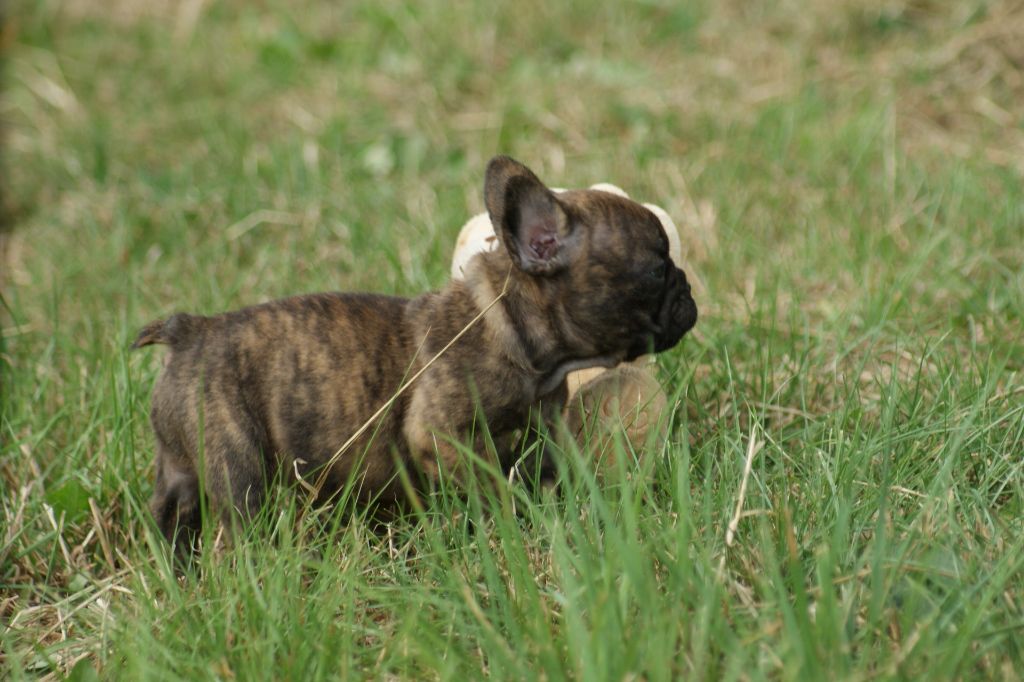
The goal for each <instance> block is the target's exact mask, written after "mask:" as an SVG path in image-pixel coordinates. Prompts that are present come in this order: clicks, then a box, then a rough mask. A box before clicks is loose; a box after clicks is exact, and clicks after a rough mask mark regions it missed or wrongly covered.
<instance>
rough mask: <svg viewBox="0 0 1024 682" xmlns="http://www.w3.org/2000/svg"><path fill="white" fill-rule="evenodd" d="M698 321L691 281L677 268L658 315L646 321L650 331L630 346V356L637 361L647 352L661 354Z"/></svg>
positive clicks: (672, 275)
mask: <svg viewBox="0 0 1024 682" xmlns="http://www.w3.org/2000/svg"><path fill="white" fill-rule="evenodd" d="M695 324H697V304H696V302H695V301H694V300H693V296H692V294H691V292H690V284H689V282H687V281H686V275H685V274H683V271H682V270H680V269H678V268H675V269H674V271H673V272H672V273H671V274H670V275H669V277H668V281H667V286H666V287H665V293H664V296H663V297H662V301H661V306H660V307H659V309H658V311H657V313H656V314H655V315H654V316H651V317H648V318H647V320H646V321H645V324H644V326H645V327H646V328H647V329H646V330H645V331H646V333H645V334H643V335H642V336H640V337H639V338H638V339H636V341H634V342H633V345H632V346H630V348H629V350H628V351H627V353H626V355H627V359H628V360H634V359H636V358H638V357H640V356H641V355H643V354H645V353H650V352H654V353H660V352H662V351H666V350H668V349H670V348H672V347H673V346H675V345H676V344H677V343H679V341H680V340H681V339H682V338H683V336H684V335H685V334H686V332H688V331H690V330H691V329H693V326H694V325H695Z"/></svg>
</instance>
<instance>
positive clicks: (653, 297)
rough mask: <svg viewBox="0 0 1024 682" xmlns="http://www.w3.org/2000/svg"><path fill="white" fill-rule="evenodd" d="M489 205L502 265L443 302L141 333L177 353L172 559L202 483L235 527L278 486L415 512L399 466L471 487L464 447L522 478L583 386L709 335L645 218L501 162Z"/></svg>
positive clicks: (291, 310)
mask: <svg viewBox="0 0 1024 682" xmlns="http://www.w3.org/2000/svg"><path fill="white" fill-rule="evenodd" d="M484 200H485V203H486V206H487V211H488V213H489V215H490V219H491V222H492V224H493V225H494V226H495V227H496V230H495V231H496V234H497V236H498V239H499V240H500V242H501V247H502V248H500V249H497V250H494V251H491V252H487V253H481V254H479V255H477V256H475V257H474V258H472V259H471V261H470V262H469V263H468V265H467V267H466V272H465V278H464V279H462V280H457V281H452V282H451V283H449V284H448V286H446V287H445V288H444V289H442V290H441V291H438V292H433V293H427V294H423V295H421V296H418V297H416V298H412V299H406V298H398V297H393V296H382V295H376V294H354V293H324V294H313V295H307V296H297V297H294V298H286V299H282V300H279V301H273V302H270V303H265V304H262V305H257V306H254V307H250V308H245V309H242V310H238V311H234V312H228V313H223V314H220V315H215V316H211V317H205V316H199V315H189V314H184V313H179V314H176V315H173V316H171V317H169V318H167V319H166V320H161V321H157V322H154V323H152V324H150V325H148V326H147V327H145V328H144V329H143V330H142V331H141V332H140V334H139V336H138V338H137V339H136V341H135V343H134V344H133V346H132V347H133V348H139V347H142V346H148V345H150V344H164V345H167V346H168V347H169V348H170V352H169V354H168V356H167V359H166V363H165V366H164V369H163V372H162V373H161V375H160V377H159V379H158V380H157V382H156V387H155V389H154V392H153V407H152V412H151V420H152V424H153V430H154V432H155V436H156V485H155V491H154V493H153V498H152V501H151V509H152V512H153V514H154V516H155V517H156V521H157V524H158V526H159V527H160V529H161V531H162V532H163V533H164V534H165V535H166V536H167V538H168V539H169V540H170V541H171V542H172V543H177V544H179V545H180V543H181V540H182V535H187V537H188V542H189V544H190V543H191V541H192V540H191V539H192V538H193V537H194V532H195V531H196V529H197V528H198V525H199V502H200V495H201V494H202V493H201V491H200V480H202V481H203V485H204V491H205V494H206V496H207V499H208V501H209V503H210V505H211V508H212V509H214V510H216V511H217V513H219V514H221V516H222V518H223V520H224V521H225V522H226V523H230V522H232V521H241V522H243V523H244V522H245V520H246V519H248V518H250V517H251V516H252V515H253V514H255V513H256V512H257V511H258V510H259V509H260V507H261V505H262V504H263V500H264V497H265V493H266V490H267V485H268V481H269V480H270V479H272V478H273V477H274V475H275V474H277V473H278V472H283V473H284V474H285V475H287V476H288V477H291V476H292V475H297V476H299V477H300V478H302V479H303V480H304V481H316V482H317V483H318V484H319V485H318V486H317V488H318V492H319V494H320V497H321V498H322V499H329V498H330V497H331V496H332V495H334V494H337V493H338V492H339V491H340V490H341V489H343V488H344V487H345V486H346V485H352V486H353V490H355V491H357V492H358V495H359V497H360V498H361V499H363V500H366V501H376V502H378V503H386V504H401V502H402V500H403V498H404V497H405V493H404V492H403V487H402V485H401V483H400V479H399V477H398V476H397V472H398V470H399V467H405V469H406V471H408V472H410V474H411V479H412V480H413V481H414V484H416V485H427V484H429V483H430V482H431V479H435V478H436V477H437V476H438V475H439V474H440V472H442V471H444V472H445V473H446V474H448V475H452V476H454V477H455V478H456V479H458V478H459V476H460V471H464V468H465V466H466V464H465V462H464V461H463V459H464V455H462V454H461V453H460V451H459V449H458V448H457V447H456V446H455V444H454V443H455V442H465V441H464V439H467V438H471V439H472V440H471V441H470V442H472V444H473V447H474V451H475V452H476V453H477V454H478V455H480V456H482V457H485V458H487V459H489V460H490V461H492V462H493V463H494V464H496V465H497V466H499V467H501V468H502V469H503V470H508V469H510V468H511V467H512V466H513V465H514V464H515V460H516V450H515V449H514V448H513V447H512V445H513V443H512V435H513V433H515V432H516V431H517V430H521V429H523V428H524V427H527V426H528V424H529V423H530V420H531V414H541V415H542V416H543V417H544V418H545V419H547V418H554V417H555V416H557V415H558V414H559V412H560V411H561V409H562V407H563V405H564V402H565V399H566V393H567V391H566V381H565V377H566V374H567V373H569V372H570V371H573V370H578V369H581V368H586V367H599V366H600V367H610V366H614V365H617V364H618V363H620V362H623V361H628V360H631V359H633V358H636V357H638V356H640V355H642V354H644V353H648V352H651V351H653V352H659V351H663V350H666V349H668V348H671V347H673V346H675V345H676V344H677V343H678V342H679V340H680V339H681V338H682V337H683V335H684V334H685V333H686V332H687V331H688V330H689V329H690V328H691V327H693V325H694V323H695V322H696V319H697V308H696V305H695V304H694V301H693V298H692V297H691V295H690V287H689V285H688V283H687V281H686V276H685V275H684V274H683V271H682V270H680V269H679V268H677V267H675V266H674V265H673V263H672V261H671V259H670V258H669V242H668V238H667V237H666V234H665V231H664V230H663V229H662V226H661V224H660V223H659V221H658V218H657V217H655V215H654V214H653V213H652V212H651V211H650V210H648V209H646V208H644V207H643V206H641V205H640V204H638V203H636V202H633V201H631V200H629V199H627V198H624V197H621V196H617V195H615V194H612V193H608V192H602V191H595V190H577V191H568V192H564V193H561V194H555V193H554V192H553V191H551V190H550V189H549V188H547V187H546V186H545V185H544V184H543V183H542V182H541V181H540V180H539V179H538V178H537V176H536V175H534V174H533V172H531V171H530V170H529V169H528V168H527V167H526V166H524V165H522V164H521V163H519V162H517V161H514V160H513V159H510V158H508V157H504V156H499V157H496V158H494V159H492V160H491V162H490V163H489V164H488V166H487V172H486V179H485V183H484ZM453 340H454V342H453ZM410 377H415V379H414V380H412V381H408V380H409V379H410ZM407 382H408V385H407V386H405V388H404V390H400V389H402V387H403V384H406V383H407ZM389 401H390V402H389ZM386 403H387V409H385V410H380V409H379V408H380V407H381V406H382V405H385V404H386ZM481 421H482V422H484V423H485V424H486V433H487V434H489V435H490V438H489V439H488V438H485V436H484V435H483V433H484V431H485V429H483V428H481ZM370 422H372V424H370V427H369V428H365V429H362V428H361V427H363V426H364V425H366V424H369V423H370ZM353 436H357V437H354V438H353ZM343 444H345V445H346V447H345V448H342V445H343ZM492 446H493V447H492ZM307 485H308V484H307ZM321 486H322V487H321ZM179 549H180V547H179Z"/></svg>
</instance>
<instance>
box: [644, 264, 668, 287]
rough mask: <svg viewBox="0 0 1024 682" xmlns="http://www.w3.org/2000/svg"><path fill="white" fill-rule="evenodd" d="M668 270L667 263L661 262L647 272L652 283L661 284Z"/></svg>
mask: <svg viewBox="0 0 1024 682" xmlns="http://www.w3.org/2000/svg"><path fill="white" fill-rule="evenodd" d="M666 269H667V266H666V265H665V261H661V262H659V263H658V264H657V265H655V266H652V267H651V268H649V269H648V270H647V278H648V279H650V280H652V281H658V282H660V281H661V280H663V279H665V270H666Z"/></svg>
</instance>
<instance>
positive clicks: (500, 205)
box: [484, 156, 577, 275]
mask: <svg viewBox="0 0 1024 682" xmlns="http://www.w3.org/2000/svg"><path fill="white" fill-rule="evenodd" d="M484 202H485V203H486V204H487V212H488V213H489V214H490V216H491V224H492V225H493V226H494V232H495V234H497V235H498V239H500V240H501V244H502V246H504V247H505V250H506V251H507V252H508V255H509V257H510V258H511V259H512V262H513V263H514V264H515V265H516V267H518V268H519V269H520V270H522V271H524V272H526V273H528V274H531V275H550V274H553V273H555V272H558V271H559V270H561V269H563V268H564V267H565V266H566V265H568V264H569V261H570V259H571V256H572V252H573V250H574V248H575V246H576V240H577V237H576V235H574V234H573V229H572V223H571V221H570V220H569V216H568V215H567V214H566V212H565V209H564V208H563V207H562V204H561V203H559V201H558V199H557V198H556V197H555V194H554V192H552V191H551V190H550V189H548V188H547V187H545V186H544V183H543V182H541V181H540V180H539V179H538V178H537V176H536V175H534V174H533V171H531V170H530V169H529V168H527V167H526V166H524V165H523V164H521V163H519V162H518V161H515V160H513V159H510V158H509V157H507V156H496V157H495V158H493V159H491V162H490V163H489V164H487V178H486V181H485V183H484Z"/></svg>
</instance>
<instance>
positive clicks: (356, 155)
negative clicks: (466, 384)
mask: <svg viewBox="0 0 1024 682" xmlns="http://www.w3.org/2000/svg"><path fill="white" fill-rule="evenodd" d="M0 49H2V51H3V55H4V59H5V70H4V77H5V82H4V92H3V99H2V109H0V116H2V121H3V124H4V139H3V143H4V147H3V158H2V164H3V169H2V170H3V175H2V183H3V193H2V197H3V199H2V201H3V208H4V209H5V212H6V213H7V215H8V216H9V218H10V220H9V221H8V224H9V225H10V229H8V230H6V231H4V232H2V233H0V248H2V259H3V260H2V269H0V285H2V294H3V310H2V312H0V316H2V320H3V324H2V328H3V335H2V344H3V345H2V348H0V351H2V362H0V370H2V372H3V375H2V381H3V383H2V401H3V414H2V424H0V427H2V430H0V448H2V449H0V485H2V490H0V504H2V512H3V514H2V517H0V519H2V521H0V524H2V526H3V532H2V533H0V543H2V544H0V620H2V621H3V623H4V624H5V627H4V629H3V634H2V637H3V641H2V649H0V655H2V656H3V663H4V665H5V666H6V667H7V669H8V671H9V673H10V674H11V675H12V676H14V677H22V676H25V677H35V676H44V675H56V676H60V675H63V674H65V673H68V672H69V671H75V674H76V675H86V676H87V675H90V674H92V673H94V672H96V671H99V673H100V674H101V675H102V676H104V677H120V676H125V677H136V676H141V677H156V678H164V677H166V678H176V677H186V676H187V677H202V678H218V679H222V678H228V677H231V676H233V675H236V674H237V675H239V676H249V677H251V676H277V677H295V676H299V675H302V676H304V677H310V678H320V677H337V676H345V675H350V676H360V677H361V676H367V677H383V678H388V677H392V678H406V679H411V678H446V679H451V678H455V679H465V678H467V677H479V676H480V675H490V676H492V677H497V678H516V679H523V678H529V677H534V676H536V677H538V678H540V677H546V678H551V679H561V678H576V679H626V678H629V679H668V678H676V677H679V676H685V677H688V678H703V677H707V678H712V679H762V678H771V679H823V678H824V677H835V678H836V679H863V678H871V677H882V678H913V679H917V678H920V677H921V676H925V677H927V678H928V679H941V678H945V677H948V678H989V679H1019V678H1020V675H1021V674H1020V672H1019V670H1020V669H1021V645H1020V641H1021V628H1022V627H1024V604H1022V602H1021V597H1020V595H1021V594H1022V588H1024V580H1022V578H1021V574H1020V568H1021V561H1022V559H1021V556H1022V555H1021V552H1020V550H1021V548H1022V544H1024V534H1022V532H1021V531H1022V528H1021V526H1022V521H1021V519H1022V494H1024V490H1022V482H1021V468H1022V466H1024V464H1022V463H1024V457H1022V455H1024V382H1022V378H1021V374H1020V372H1021V367H1022V364H1024V326H1022V323H1021V318H1022V311H1024V274H1022V272H1024V190H1022V189H1021V180H1022V175H1024V3H1021V2H1014V1H1009V0H993V1H990V2H983V1H963V2H938V1H935V0H931V1H929V0H907V1H900V0H892V1H887V0H886V1H882V0H839V1H837V2H823V1H820V0H807V1H806V2H795V1H793V2H790V1H784V2H738V1H726V2H717V3H713V2H703V1H696V2H667V1H659V0H640V1H629V2H619V3H591V2H584V1H582V0H576V1H569V2H564V3H542V2H533V1H532V0H527V1H524V2H518V3H484V2H479V1H478V0H474V1H470V0H461V1H455V2H435V1H433V0H429V1H427V2H419V3H405V2H397V1H393V0H384V1H382V2H349V3H328V2H320V3H315V2H306V1H302V2H278V1H273V0H269V1H266V2H236V1H220V2H218V1H216V0H209V1H204V0H184V1H182V2H179V3H149V2H141V1H139V0H113V1H110V2H95V1H93V0H77V1H74V2H62V1H55V0H39V1H35V2H29V1H26V0H19V1H15V2H11V3H7V6H6V7H5V16H4V20H3V28H2V30H0ZM496 153H508V154H511V155H513V156H515V157H517V158H519V159H521V160H523V161H524V162H526V163H527V164H528V165H530V166H531V167H532V168H534V170H536V171H537V172H538V174H539V175H540V176H541V177H542V178H543V179H545V180H546V181H547V182H549V183H550V184H557V185H562V186H584V185H589V184H591V183H593V182H597V181H610V182H614V183H616V184H619V185H620V186H622V187H624V188H626V189H627V191H629V192H630V193H631V195H633V196H634V197H635V198H638V199H641V200H644V201H653V202H655V203H658V204H660V205H662V206H664V207H665V208H666V209H667V210H668V211H669V213H670V214H671V215H672V216H673V217H674V218H675V220H676V222H677V223H678V224H679V226H680V230H681V232H682V237H683V243H684V250H685V253H686V260H687V272H688V274H690V275H691V280H692V281H694V282H695V292H696V297H697V300H698V305H699V307H700V310H701V320H700V322H699V324H698V327H697V328H696V329H695V331H694V333H693V334H692V335H691V336H689V337H687V340H686V341H684V343H683V344H682V345H681V346H680V347H679V348H677V349H675V350H673V351H672V352H670V353H668V354H665V355H664V356H663V357H662V358H661V361H660V372H661V375H660V376H661V378H662V379H663V381H664V383H665V385H666V388H667V390H668V391H669V393H670V395H672V396H673V398H674V400H673V404H674V410H673V431H672V438H671V439H670V442H669V444H668V446H667V447H666V448H665V449H664V450H663V451H661V452H658V453H653V454H650V455H649V456H647V457H645V458H644V460H643V461H644V466H645V467H646V468H645V469H643V475H636V476H632V477H628V476H627V477H626V478H625V479H624V480H622V481H618V482H616V483H609V482H607V481H605V482H600V483H599V482H598V481H596V480H595V479H593V477H592V476H591V475H590V474H589V472H588V467H587V463H586V462H585V461H582V460H579V459H573V460H572V462H570V464H571V465H572V466H571V467H570V470H569V471H567V472H566V476H567V480H569V481H570V483H569V484H568V485H567V486H566V488H567V491H566V493H565V496H564V499H562V500H559V501H547V502H538V501H531V500H521V501H520V508H519V511H518V512H517V513H518V514H519V516H516V515H511V516H508V515H502V514H498V515H496V517H495V518H494V519H492V520H490V521H483V520H481V521H480V522H479V523H480V524H483V525H482V526H481V527H482V528H485V529H486V531H487V532H483V531H480V530H477V532H475V533H474V532H473V531H472V529H471V528H468V527H464V526H460V525H459V524H458V523H454V524H452V523H449V522H447V521H445V520H444V519H446V518H464V517H467V516H473V506H472V500H470V501H466V500H460V499H447V498H445V499H442V500H439V501H437V503H436V506H435V508H434V511H435V512H437V513H436V514H434V515H428V517H427V518H419V519H411V520H409V522H408V523H407V524H400V525H399V526H397V527H396V528H394V529H392V531H391V532H390V533H389V535H388V537H386V538H383V539H381V538H380V537H378V536H376V535H373V534H372V533H369V531H368V530H367V529H366V528H364V527H361V526H360V525H359V524H353V525H350V526H348V527H346V528H345V529H344V530H342V531H340V532H341V534H342V537H341V538H340V539H338V540H334V541H331V542H327V541H325V540H323V539H322V536H317V535H316V534H308V533H307V534H302V533H300V534H299V537H293V536H292V535H290V534H289V533H290V532H291V531H289V530H288V528H290V527H291V526H295V525H297V526H298V527H300V528H304V526H302V523H304V522H303V521H301V520H296V519H295V518H294V517H293V516H289V515H288V514H287V513H285V512H287V511H288V509H289V507H288V503H287V502H285V501H283V502H282V503H281V504H282V505H283V507H282V508H283V509H284V510H285V512H282V513H285V516H284V518H285V519H286V521H284V522H283V521H280V520H279V519H276V518H270V519H268V521H267V524H266V526H267V527H266V528H264V529H263V530H265V531H266V532H267V533H270V534H272V535H273V537H274V538H275V543H276V544H274V543H271V544H270V546H268V545H267V543H262V542H259V541H258V540H257V541H254V542H253V543H252V544H246V545H243V546H242V547H240V548H238V549H237V551H235V550H233V552H232V553H231V554H230V555H229V556H228V557H227V558H223V559H222V560H221V561H219V562H218V561H215V560H213V559H212V558H204V561H205V562H206V563H205V564H204V571H203V572H201V574H200V575H198V576H193V577H191V578H182V579H181V580H178V579H176V578H175V577H174V576H173V575H172V574H170V573H169V572H168V571H167V570H166V566H165V565H164V564H163V563H162V560H161V558H160V556H161V554H160V551H159V549H160V545H159V543H156V542H154V541H153V539H152V537H151V533H150V530H149V527H148V525H147V523H148V522H147V515H146V512H145V510H144V502H145V500H146V498H147V496H148V493H149V490H150V485H151V484H150V481H151V460H152V455H151V451H152V445H151V436H150V433H149V429H148V424H147V420H146V414H147V404H148V394H149V390H150V388H151V386H152V380H153V378H154V376H155V373H156V371H157V369H158V367H159V359H158V355H159V354H158V353H150V354H138V355H130V356H129V355H127V354H126V351H125V349H126V346H127V344H128V342H129V341H130V339H131V338H132V337H133V335H134V333H135V331H136V330H137V329H138V327H139V326H140V325H142V324H144V323H145V322H147V321H149V320H151V319H153V318H155V317H159V316H162V315H164V314H167V313H169V312H172V311H174V310H190V311H198V312H215V311H219V310H223V309H226V308H231V307H237V306H241V305H245V304H250V303H254V302H258V301H262V300H267V299H271V298H275V297H279V296H283V295H288V294H293V293H300V292H306V291H316V290H329V289H362V290H374V291H382V292H388V293H400V294H413V293H416V292H420V291H423V290H426V289H429V288H437V287H439V286H441V285H443V283H444V281H445V279H446V273H447V267H448V259H449V257H450V251H451V248H452V246H453V243H454V240H455V235H456V234H457V231H458V229H459V227H460V226H461V225H462V223H463V222H464V221H465V220H466V219H467V218H468V217H469V216H470V215H471V214H473V213H475V212H477V211H479V210H481V209H482V200H481V196H480V195H481V185H482V173H483V168H484V166H485V164H486V161H487V159H488V158H489V157H490V156H492V155H493V154H496ZM758 444H760V447H754V446H756V445H758ZM751 448H754V451H756V452H757V455H756V459H755V463H754V467H753V470H752V473H751V480H750V489H749V490H748V491H747V497H746V500H745V501H744V505H745V508H746V509H747V511H748V512H749V513H748V514H747V515H745V516H744V517H743V520H742V521H741V522H740V524H739V526H738V529H737V539H736V542H735V544H733V545H732V546H729V547H727V546H726V545H725V533H726V526H727V524H728V522H729V520H730V518H731V517H732V516H733V514H734V508H735V507H736V504H737V499H738V489H739V486H740V480H741V478H742V471H743V465H744V462H745V457H746V455H747V453H748V452H750V451H751ZM523 506H525V507H526V509H527V511H526V512H523V511H522V507H523ZM452 509H454V510H455V511H454V512H452ZM292 512H294V510H292ZM448 512H452V514H448ZM524 514H525V516H524ZM271 516H272V515H271ZM289 519H290V520H291V521H288V520H289ZM289 523H291V526H290V525H289ZM306 530H308V529H306ZM309 535H312V536H313V538H312V539H311V538H310V537H307V536H309ZM317 537H319V538H320V539H316V538H317ZM488 538H490V540H488ZM311 545H312V546H313V547H314V548H315V549H316V551H315V552H313V554H315V558H310V556H311V553H310V546H311Z"/></svg>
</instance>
